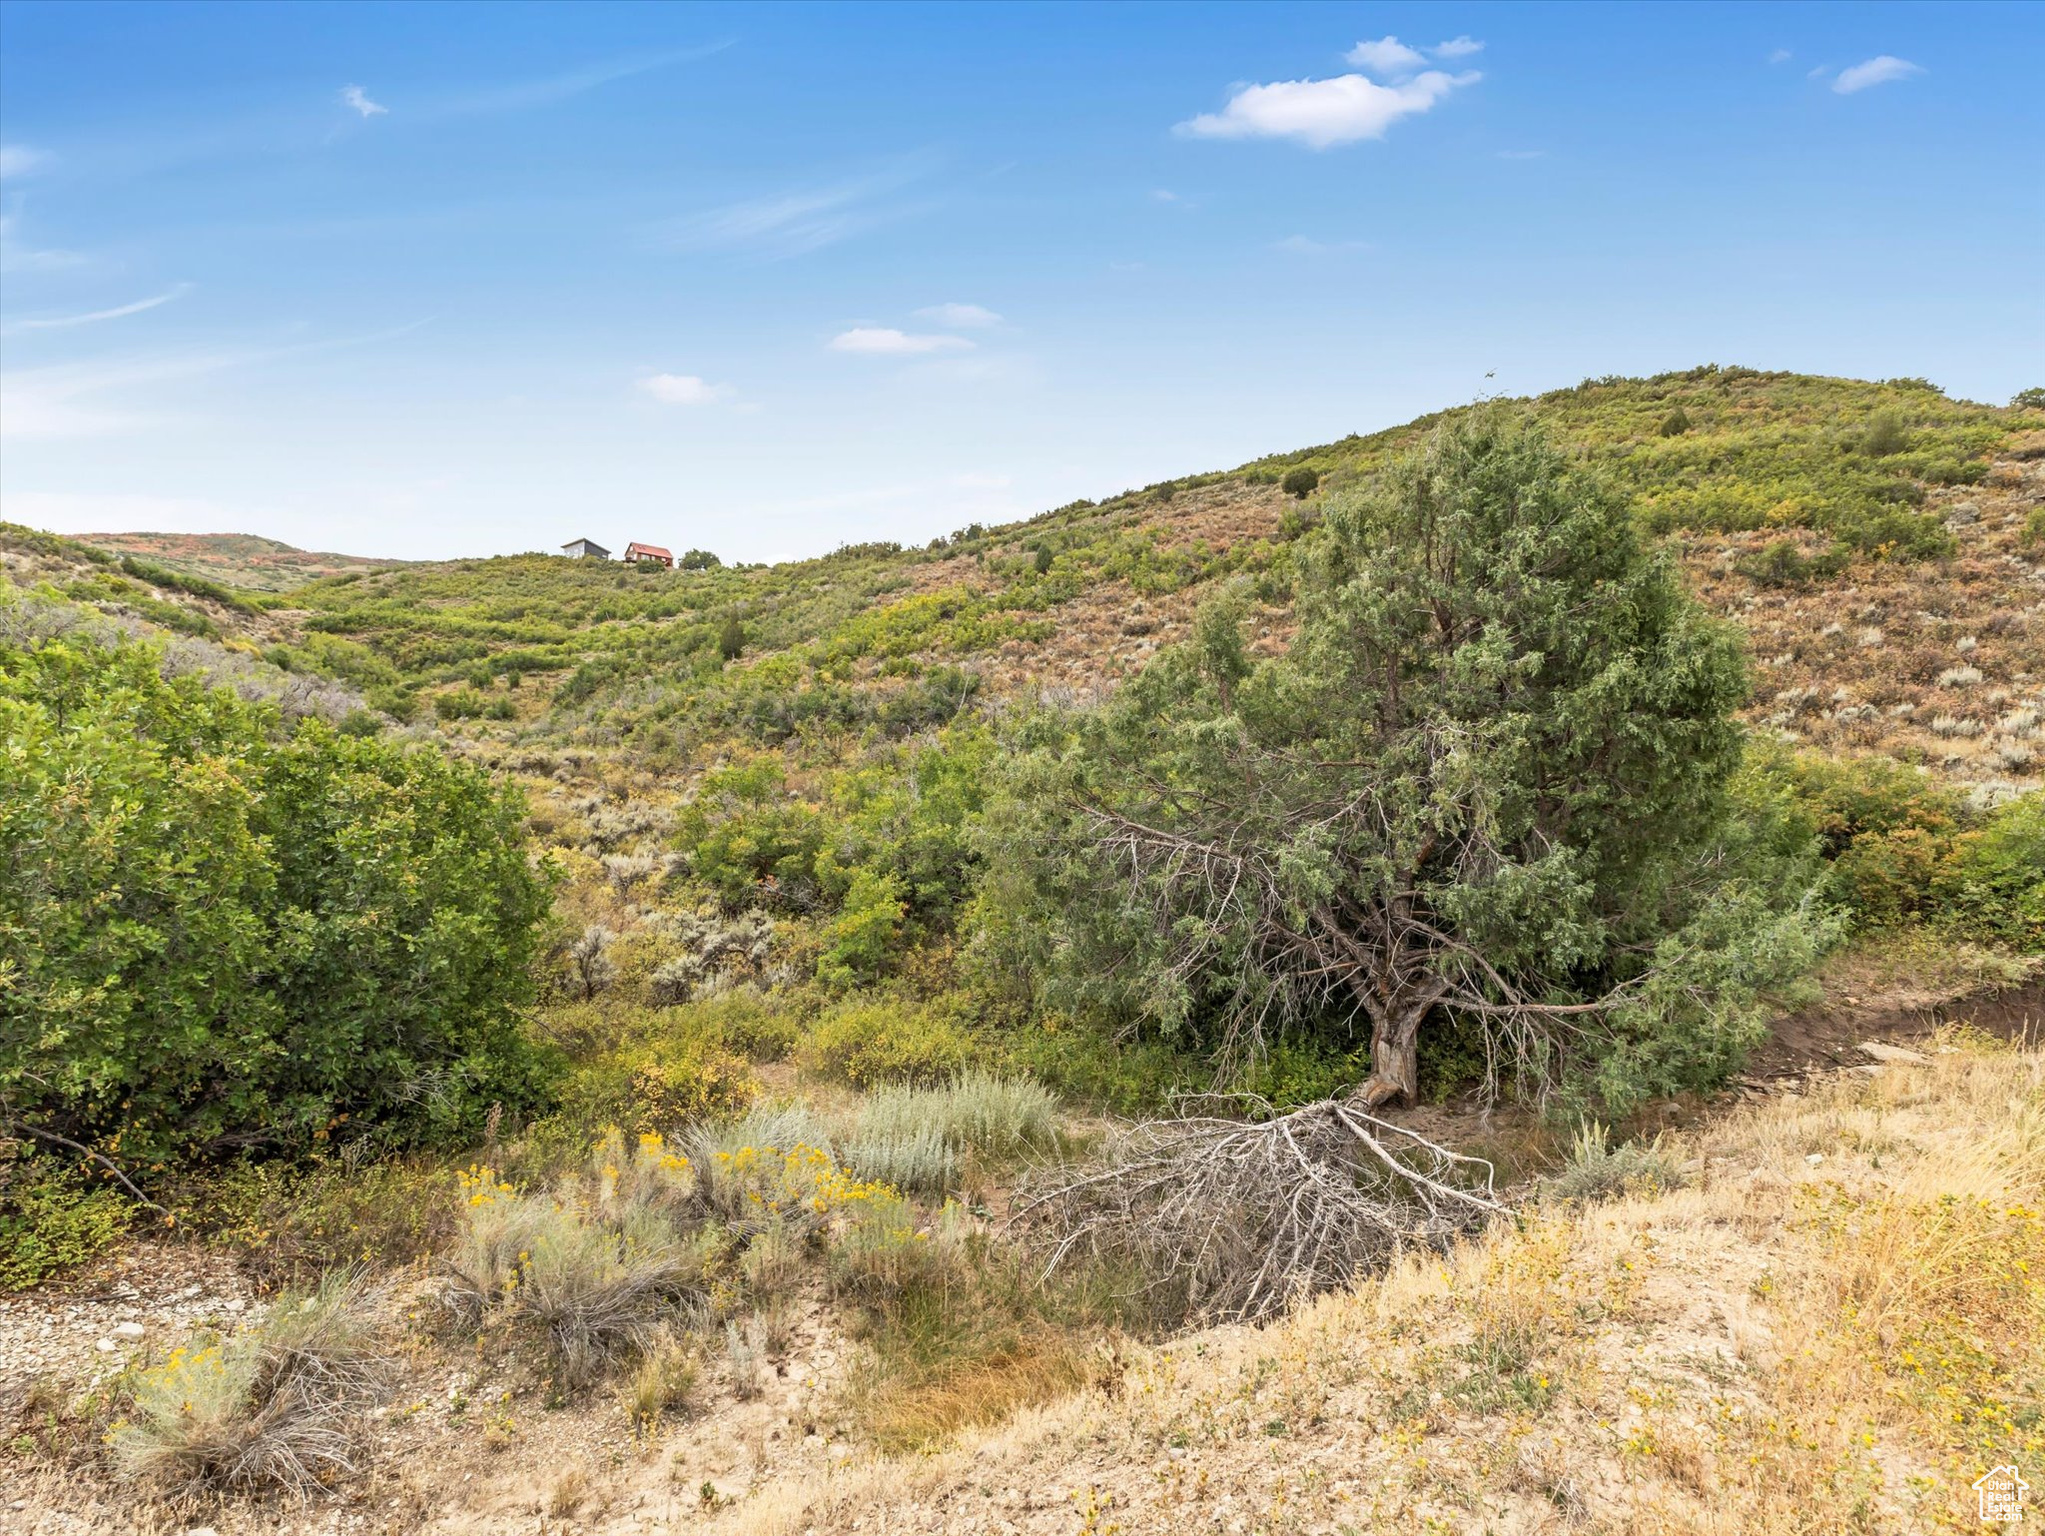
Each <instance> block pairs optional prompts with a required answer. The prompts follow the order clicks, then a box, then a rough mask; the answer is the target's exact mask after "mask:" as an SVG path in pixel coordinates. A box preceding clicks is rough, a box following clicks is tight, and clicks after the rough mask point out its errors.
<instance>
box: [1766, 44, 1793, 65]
mask: <svg viewBox="0 0 2045 1536" xmlns="http://www.w3.org/2000/svg"><path fill="white" fill-rule="evenodd" d="M1795 57H1796V55H1795V54H1793V53H1791V52H1790V51H1789V50H1788V49H1787V48H1778V49H1776V50H1775V51H1774V52H1773V53H1771V54H1769V55H1768V62H1769V63H1771V64H1787V63H1788V62H1789V61H1790V60H1791V59H1793V58H1795Z"/></svg>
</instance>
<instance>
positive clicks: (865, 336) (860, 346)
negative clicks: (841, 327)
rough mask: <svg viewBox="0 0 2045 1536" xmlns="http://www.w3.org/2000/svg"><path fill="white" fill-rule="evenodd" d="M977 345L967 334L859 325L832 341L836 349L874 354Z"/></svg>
mask: <svg viewBox="0 0 2045 1536" xmlns="http://www.w3.org/2000/svg"><path fill="white" fill-rule="evenodd" d="M972 345H973V344H972V343H971V342H970V341H968V340H966V338H965V337H963V336H934V335H920V336H919V335H916V334H915V333H913V332H909V331H898V330H895V329H894V328H893V327H892V326H881V325H856V326H854V327H853V328H852V329H851V330H849V331H840V332H839V333H838V334H837V335H836V336H833V337H832V338H831V340H830V348H831V350H832V351H833V352H860V353H864V354H866V355H867V356H870V357H913V356H920V355H922V354H924V353H929V352H960V351H965V350H967V349H969V348H970V347H971V346H972Z"/></svg>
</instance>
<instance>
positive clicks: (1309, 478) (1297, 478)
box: [1278, 464, 1321, 501]
mask: <svg viewBox="0 0 2045 1536" xmlns="http://www.w3.org/2000/svg"><path fill="white" fill-rule="evenodd" d="M1320 483H1321V472H1320V471H1319V470H1317V469H1309V468H1307V466H1306V465H1304V464H1302V465H1300V466H1299V468H1297V469H1289V470H1287V471H1286V472H1285V478H1284V479H1283V480H1281V481H1279V482H1278V488H1279V489H1280V490H1281V491H1283V492H1285V494H1286V495H1288V496H1290V497H1292V498H1293V499H1294V500H1295V501H1304V500H1306V498H1307V497H1309V496H1311V495H1313V494H1314V491H1315V490H1316V489H1317V488H1318V487H1319V485H1320Z"/></svg>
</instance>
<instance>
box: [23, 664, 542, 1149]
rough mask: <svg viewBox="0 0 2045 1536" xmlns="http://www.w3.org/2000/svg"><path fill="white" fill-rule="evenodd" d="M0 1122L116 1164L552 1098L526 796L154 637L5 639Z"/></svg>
mask: <svg viewBox="0 0 2045 1536" xmlns="http://www.w3.org/2000/svg"><path fill="white" fill-rule="evenodd" d="M0 758H4V761H5V765H6V766H5V771H4V772H0V865H4V866H5V867H6V869H7V870H8V877H7V879H6V880H4V881H0V979H4V985H0V1117H4V1118H5V1119H7V1120H9V1121H12V1122H14V1123H16V1124H25V1125H29V1126H34V1127H37V1128H39V1129H41V1130H44V1131H46V1132H51V1133H55V1134H60V1135H65V1136H69V1137H71V1138H72V1139H74V1140H76V1141H80V1142H85V1143H88V1144H94V1145H97V1146H100V1147H102V1148H104V1149H106V1150H108V1151H109V1152H112V1153H114V1154H115V1155H117V1156H119V1157H121V1158H122V1159H124V1160H128V1161H139V1162H147V1161H151V1160H162V1159H166V1158H169V1157H171V1156H174V1155H177V1154H181V1153H206V1152H218V1151H222V1150H227V1149H232V1148H244V1147H256V1146H261V1145H265V1144H271V1145H275V1144H283V1145H295V1146H300V1147H306V1146H312V1145H316V1144H319V1143H322V1142H327V1141H330V1140H337V1139H348V1140H353V1139H355V1138H358V1137H361V1136H364V1135H369V1134H375V1135H379V1136H381V1137H383V1138H385V1139H387V1140H390V1141H395V1142H400V1143H403V1142H424V1141H436V1140H437V1141H446V1140H452V1139H458V1138H460V1137H463V1136H467V1135H471V1134H473V1133H474V1132H475V1131H476V1130H477V1129H478V1128H479V1127H480V1126H481V1124H482V1122H483V1118H484V1115H485V1113H486V1112H487V1111H488V1109H489V1108H490V1106H491V1105H492V1104H493V1103H502V1104H504V1105H505V1106H506V1107H507V1108H510V1109H512V1110H514V1111H516V1110H522V1109H524V1108H526V1107H528V1106H531V1105H534V1104H537V1103H539V1102H541V1101H542V1100H543V1099H544V1098H545V1097H546V1089H545V1071H544V1068H545V1061H544V1058H543V1056H542V1054H541V1053H540V1052H539V1051H538V1050H537V1049H536V1048H535V1046H534V1045H533V1044H532V1043H531V1042H530V1040H529V1038H528V1036H527V1035H526V1033H525V1031H524V1027H523V1025H522V1023H521V1021H520V1018H519V1013H518V1010H519V1008H520V1007H521V1006H522V1005H523V1004H525V1003H526V1002H527V1001H529V999H530V997H531V993H532V981H531V976H532V961H533V958H534V953H535V948H536V944H537V936H538V931H539V924H540V921H541V919H542V917H543V916H544V914H545V912H546V909H547V904H548V900H549V880H548V878H547V877H546V876H545V875H544V873H543V872H541V871H539V870H537V869H535V868H534V867H533V865H532V864H531V863H530V862H529V861H528V859H527V856H526V852H525V845H524V832H523V827H522V822H523V806H522V803H521V801H520V799H519V797H518V796H517V795H516V794H515V793H514V792H512V791H510V790H508V789H506V788H504V787H501V786H500V785H498V784H497V783H495V782H494V781H493V780H492V779H491V778H490V777H489V776H488V775H487V774H485V773H484V772H482V771H481V770H479V769H477V768H474V767H471V766H468V765H466V764H463V763H460V762H457V761H455V760H454V759H452V758H450V757H447V756H445V755H443V754H442V753H440V752H439V751H437V750H434V749H432V748H427V747H406V746H402V745H399V744H397V743H394V742H391V741H388V740H385V739H382V738H377V737H350V736H344V735H341V734H339V733H337V732H335V731H334V730H333V729H331V728H330V727H328V726H326V725H324V724H322V723H321V722H319V721H316V720H304V721H301V722H300V723H299V724H298V726H297V727H296V729H295V730H292V731H290V732H289V733H286V731H285V730H284V728H283V725H282V723H281V721H280V719H279V717H278V715H277V713H276V711H275V710H274V708H272V707H270V706H267V705H263V704H250V703H248V702H245V701H244V700H243V699H241V698H240V697H238V696H237V695H236V694H235V693H234V692H233V691H232V690H230V689H226V688H218V687H208V686H207V685H206V684H205V683H204V682H203V681H201V680H200V679H198V678H196V677H192V676H182V677H175V678H168V679H167V678H165V677H164V676H163V674H162V671H161V670H160V668H159V665H158V657H157V653H156V652H155V651H154V650H153V649H151V648H150V647H147V646H144V645H138V644H133V643H127V642H123V641H115V642H112V643H98V642H95V641H92V640H87V639H82V638H69V639H58V640H54V641H51V642H48V643H45V644H42V645H27V646H22V645H13V646H7V647H4V648H0Z"/></svg>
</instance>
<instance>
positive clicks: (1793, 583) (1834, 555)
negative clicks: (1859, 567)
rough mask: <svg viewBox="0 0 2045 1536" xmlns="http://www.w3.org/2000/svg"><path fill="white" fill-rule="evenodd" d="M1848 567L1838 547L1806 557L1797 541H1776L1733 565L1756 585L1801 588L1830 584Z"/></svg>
mask: <svg viewBox="0 0 2045 1536" xmlns="http://www.w3.org/2000/svg"><path fill="white" fill-rule="evenodd" d="M1845 565H1846V560H1845V557H1844V555H1843V554H1842V553H1841V551H1840V550H1839V549H1838V548H1837V547H1836V546H1835V547H1834V548H1832V549H1829V550H1827V551H1825V552H1824V553H1823V554H1819V555H1812V556H1806V555H1805V554H1804V552H1803V551H1802V550H1801V549H1799V548H1798V547H1797V543H1796V540H1794V539H1775V540H1772V541H1771V542H1770V543H1768V544H1766V545H1764V546H1763V547H1762V548H1761V549H1759V550H1758V551H1756V552H1755V553H1753V554H1748V555H1741V556H1740V557H1739V558H1738V559H1737V560H1735V561H1734V562H1733V569H1734V570H1736V571H1738V572H1739V573H1740V574H1741V575H1742V576H1744V577H1746V578H1747V579H1748V580H1749V581H1751V582H1753V583H1755V584H1756V585H1757V586H1763V587H1801V586H1808V585H1810V584H1811V583H1812V582H1815V581H1829V580H1830V579H1831V578H1832V577H1834V576H1837V575H1838V574H1839V572H1840V571H1841V570H1842V569H1844V568H1845Z"/></svg>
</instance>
